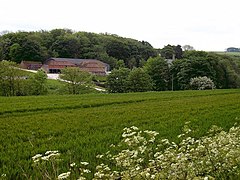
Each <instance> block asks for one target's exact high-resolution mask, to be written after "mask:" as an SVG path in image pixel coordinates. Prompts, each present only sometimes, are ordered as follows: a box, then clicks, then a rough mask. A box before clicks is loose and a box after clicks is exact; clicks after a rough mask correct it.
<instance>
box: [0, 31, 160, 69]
mask: <svg viewBox="0 0 240 180" xmlns="http://www.w3.org/2000/svg"><path fill="white" fill-rule="evenodd" d="M155 56H157V51H156V50H155V49H154V48H153V47H152V46H151V45H150V44H149V43H148V42H146V41H137V40H134V39H129V38H123V37H119V36H117V35H112V34H107V33H106V34H96V33H89V32H73V31H72V30H69V29H54V30H51V31H38V32H16V33H5V34H4V35H2V36H0V59H1V60H12V61H15V62H17V63H19V62H21V60H33V61H44V60H46V59H47V58H49V57H62V58H80V59H92V58H93V59H99V60H102V61H104V62H106V63H108V64H109V65H110V66H111V68H114V67H115V66H116V65H117V62H118V60H123V61H124V63H125V65H126V67H129V68H132V67H133V66H140V64H141V63H142V62H143V61H146V60H147V59H148V58H149V57H155Z"/></svg>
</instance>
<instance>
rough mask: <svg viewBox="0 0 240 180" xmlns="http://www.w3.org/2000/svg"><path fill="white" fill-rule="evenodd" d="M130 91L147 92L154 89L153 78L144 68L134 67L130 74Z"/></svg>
mask: <svg viewBox="0 0 240 180" xmlns="http://www.w3.org/2000/svg"><path fill="white" fill-rule="evenodd" d="M128 83H129V91H130V92H145V91H150V90H152V87H153V85H152V79H151V77H150V76H149V74H147V73H146V72H145V70H144V69H143V68H134V69H133V70H132V71H131V72H130V73H129V76H128Z"/></svg>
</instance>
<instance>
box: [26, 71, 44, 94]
mask: <svg viewBox="0 0 240 180" xmlns="http://www.w3.org/2000/svg"><path fill="white" fill-rule="evenodd" d="M46 83H47V74H46V73H45V72H44V71H42V70H38V71H37V73H35V74H34V75H33V76H31V77H30V84H31V86H30V94H32V95H44V94H46V93H47V87H46Z"/></svg>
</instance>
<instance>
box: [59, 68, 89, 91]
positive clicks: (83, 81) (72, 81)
mask: <svg viewBox="0 0 240 180" xmlns="http://www.w3.org/2000/svg"><path fill="white" fill-rule="evenodd" d="M60 78H61V79H63V80H65V81H66V82H68V83H67V88H68V92H69V93H70V94H79V93H80V89H81V86H83V85H84V86H86V85H89V84H90V82H91V80H92V75H91V74H90V73H88V72H86V71H82V70H81V69H80V68H78V67H68V68H65V69H63V70H62V74H61V75H60Z"/></svg>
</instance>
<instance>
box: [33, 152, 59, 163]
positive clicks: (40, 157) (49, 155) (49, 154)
mask: <svg viewBox="0 0 240 180" xmlns="http://www.w3.org/2000/svg"><path fill="white" fill-rule="evenodd" d="M59 156H60V153H58V151H47V152H46V153H45V154H44V155H42V154H36V155H35V156H33V157H32V160H33V162H34V163H37V162H39V161H40V160H44V161H49V160H50V159H53V158H57V157H59Z"/></svg>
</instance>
